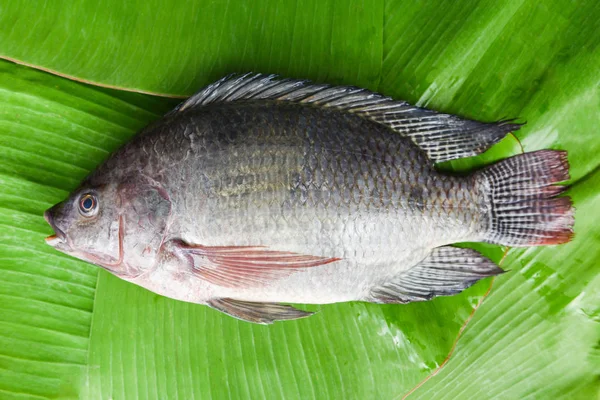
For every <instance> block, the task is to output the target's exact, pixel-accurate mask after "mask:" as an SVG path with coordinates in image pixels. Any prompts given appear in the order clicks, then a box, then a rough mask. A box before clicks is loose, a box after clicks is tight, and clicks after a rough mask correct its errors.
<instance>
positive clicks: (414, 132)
mask: <svg viewBox="0 0 600 400" xmlns="http://www.w3.org/2000/svg"><path fill="white" fill-rule="evenodd" d="M518 128H519V125H518V124H515V123H511V122H510V121H500V122H496V123H482V122H477V121H471V120H465V119H461V118H459V117H456V116H453V115H448V114H441V113H437V112H434V111H431V110H427V109H423V108H419V107H415V106H412V105H410V104H408V103H405V102H402V101H396V100H393V99H391V98H389V97H385V96H382V95H379V94H377V93H373V92H370V91H368V90H365V89H360V88H355V87H334V86H328V85H320V84H313V83H310V82H307V81H299V80H292V79H280V78H278V77H276V76H273V75H262V74H245V75H234V76H229V77H226V78H223V79H221V80H220V81H218V82H216V83H214V84H212V85H210V86H208V87H206V88H204V89H203V90H201V91H200V92H198V93H197V94H196V95H194V96H192V97H191V98H189V99H188V100H187V101H185V102H183V103H182V104H180V105H179V106H178V107H177V108H176V109H175V110H173V111H172V112H170V113H168V114H167V115H165V116H164V117H163V118H162V119H160V120H158V121H156V122H155V123H153V124H151V125H150V126H148V127H146V128H145V129H143V130H142V131H141V132H139V133H138V134H137V135H136V136H135V137H134V139H133V140H132V141H131V142H129V143H127V144H125V145H124V146H123V147H122V148H121V149H120V150H118V151H116V152H115V153H114V154H112V155H111V157H110V158H109V159H108V160H107V161H105V162H104V163H103V164H102V165H101V166H100V167H99V168H98V169H96V170H95V171H94V172H93V173H92V174H90V175H89V176H88V177H87V178H86V179H85V180H84V181H83V182H82V184H81V186H80V187H79V188H78V189H77V190H75V191H74V192H73V193H72V194H71V195H70V196H69V198H68V199H66V200H65V201H64V202H62V203H59V204H57V205H56V206H54V207H52V208H51V209H49V210H47V211H46V213H45V217H46V219H47V221H48V222H49V223H50V224H51V226H52V227H53V228H54V230H55V232H56V235H54V236H51V237H49V238H48V239H47V242H48V243H49V244H50V245H51V246H53V247H55V248H56V249H57V250H59V251H62V252H64V253H67V254H70V255H72V256H74V257H77V258H80V259H82V260H86V261H88V262H91V263H93V264H96V265H98V266H100V267H102V268H105V269H107V270H108V271H110V272H111V273H113V274H115V275H117V276H118V277H120V278H122V279H125V280H127V281H130V282H132V283H135V284H137V285H140V286H142V287H144V288H147V289H149V290H151V291H153V292H156V293H159V294H161V295H164V296H168V297H171V298H174V299H178V300H183V301H188V302H193V303H200V304H207V305H209V306H211V307H214V308H216V309H218V310H220V311H222V312H225V313H227V314H229V315H232V316H234V317H237V318H240V319H243V320H247V321H252V322H256V323H271V322H273V321H276V320H287V319H296V318H301V317H306V316H308V315H310V314H311V313H309V312H306V311H302V310H299V309H296V308H294V307H292V306H290V305H284V304H281V303H318V304H324V303H335V302H345V301H354V300H357V301H368V302H375V303H406V302H412V301H422V300H429V299H431V298H433V297H435V296H442V295H444V296H445V295H452V294H455V293H459V292H461V291H462V290H464V289H465V288H467V287H469V286H471V285H472V284H474V283H475V282H477V281H478V280H480V279H482V278H485V277H489V276H493V275H496V274H499V273H501V272H502V270H501V269H500V268H499V267H498V266H497V265H495V264H494V263H493V262H492V261H491V260H489V259H487V258H486V257H484V256H482V255H481V254H479V253H478V252H477V251H475V250H472V249H465V248H457V247H453V246H450V245H451V244H452V243H456V242H465V241H470V242H477V241H482V242H488V243H497V244H501V245H505V246H539V245H554V244H560V243H565V242H567V241H569V240H570V238H571V236H572V233H573V231H572V227H573V211H572V207H571V200H570V199H569V198H568V197H565V196H562V197H557V196H558V195H559V194H561V193H562V192H563V191H564V189H565V188H566V187H565V186H561V185H557V183H559V182H562V181H565V180H567V179H569V174H568V169H569V166H568V163H567V157H566V152H564V151H553V150H541V151H536V152H531V153H525V154H522V155H518V156H515V157H511V158H508V159H506V160H503V161H500V162H498V163H496V164H494V165H491V166H488V167H486V168H483V169H481V170H478V171H475V172H473V173H472V174H470V175H466V176H453V175H449V174H444V173H441V172H438V171H437V170H436V168H435V167H434V164H435V163H438V162H441V161H446V160H453V159H457V158H461V157H469V156H473V155H476V154H479V153H482V152H483V151H485V150H486V149H488V148H489V147H490V146H492V145H493V144H494V143H496V142H498V141H499V140H500V139H502V138H503V137H504V136H505V135H506V134H507V133H509V132H511V131H514V130H517V129H518Z"/></svg>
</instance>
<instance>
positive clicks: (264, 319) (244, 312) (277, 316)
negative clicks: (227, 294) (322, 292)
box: [208, 299, 314, 325]
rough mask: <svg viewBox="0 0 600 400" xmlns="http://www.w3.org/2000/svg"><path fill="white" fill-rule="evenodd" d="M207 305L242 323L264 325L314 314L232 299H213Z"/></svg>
mask: <svg viewBox="0 0 600 400" xmlns="http://www.w3.org/2000/svg"><path fill="white" fill-rule="evenodd" d="M208 305H209V306H211V307H212V308H214V309H216V310H219V311H221V312H223V313H225V314H227V315H230V316H232V317H234V318H237V319H240V320H242V321H247V322H253V323H255V324H264V325H266V324H272V323H273V322H275V321H285V320H293V319H299V318H306V317H310V316H311V315H313V314H314V313H312V312H309V311H303V310H299V309H297V308H294V307H292V306H288V305H285V304H278V303H255V302H250V301H241V300H234V299H213V300H210V301H209V302H208Z"/></svg>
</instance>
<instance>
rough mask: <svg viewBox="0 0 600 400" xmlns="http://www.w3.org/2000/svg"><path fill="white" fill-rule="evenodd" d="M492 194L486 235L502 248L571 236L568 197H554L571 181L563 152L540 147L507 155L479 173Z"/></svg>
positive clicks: (558, 241)
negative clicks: (508, 156)
mask: <svg viewBox="0 0 600 400" xmlns="http://www.w3.org/2000/svg"><path fill="white" fill-rule="evenodd" d="M477 179H481V180H480V182H485V185H486V186H487V190H488V193H490V198H491V204H492V207H491V215H490V227H489V230H488V232H487V234H486V236H485V238H484V240H485V241H487V242H490V243H497V244H502V245H505V246H517V247H519V246H544V245H552V244H561V243H566V242H568V241H569V240H571V238H572V237H573V223H574V218H573V208H572V206H571V199H570V198H569V197H556V196H558V195H559V194H561V193H562V192H564V191H565V190H566V189H567V187H566V186H560V185H556V183H558V182H562V181H566V180H568V179H569V163H568V161H567V152H566V151H554V150H541V151H535V152H531V153H525V154H521V155H518V156H514V157H511V158H508V159H506V160H503V161H500V162H498V163H496V164H494V165H491V166H489V167H487V168H485V169H483V170H481V171H479V172H477Z"/></svg>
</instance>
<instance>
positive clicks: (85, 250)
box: [44, 182, 170, 280]
mask: <svg viewBox="0 0 600 400" xmlns="http://www.w3.org/2000/svg"><path fill="white" fill-rule="evenodd" d="M169 214H170V202H168V201H167V200H166V199H165V198H163V197H161V195H160V194H157V190H155V189H153V188H150V187H148V185H145V184H142V185H139V184H136V183H132V182H127V183H125V184H123V183H121V184H105V185H95V186H90V185H82V187H80V188H79V189H77V190H75V191H74V192H73V193H71V195H70V196H69V197H68V198H67V199H66V200H65V201H63V202H61V203H58V204H56V205H55V206H53V207H52V208H50V209H48V210H46V211H45V212H44V218H45V219H46V221H47V222H48V223H49V224H50V226H51V227H52V228H53V229H54V231H55V232H56V234H55V235H52V236H49V237H48V238H46V243H48V244H49V245H50V246H52V247H54V248H55V249H56V250H58V251H61V252H63V253H65V254H68V255H71V256H73V257H76V258H79V259H81V260H84V261H87V262H90V263H92V264H95V265H98V266H100V267H102V268H104V269H106V270H108V271H109V272H111V273H113V274H115V275H117V276H119V277H121V278H123V279H127V280H130V279H134V278H136V277H138V276H140V275H141V274H143V273H144V272H145V271H147V270H148V269H149V268H150V267H152V266H154V265H155V263H156V261H157V258H158V252H159V249H160V246H161V244H162V239H163V235H164V232H165V227H166V223H167V218H168V216H169Z"/></svg>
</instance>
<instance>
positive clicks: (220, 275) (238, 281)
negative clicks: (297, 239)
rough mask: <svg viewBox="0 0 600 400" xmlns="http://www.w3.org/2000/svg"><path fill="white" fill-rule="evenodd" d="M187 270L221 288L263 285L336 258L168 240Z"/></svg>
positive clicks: (172, 251) (169, 245)
mask: <svg viewBox="0 0 600 400" xmlns="http://www.w3.org/2000/svg"><path fill="white" fill-rule="evenodd" d="M165 246H166V247H167V248H168V251H170V252H171V253H172V254H174V255H175V256H177V257H178V258H179V259H180V260H182V261H183V262H184V263H185V264H187V266H188V267H189V268H188V271H190V272H191V273H193V274H196V275H198V276H199V277H201V278H202V279H205V280H206V281H208V282H211V283H213V284H215V285H219V286H224V287H251V286H264V285H266V284H268V283H269V282H272V281H274V280H277V279H281V278H284V277H286V276H289V275H290V274H292V273H294V272H298V271H300V270H303V269H306V268H312V267H318V266H320V265H325V264H329V263H332V262H335V261H338V260H339V258H330V257H320V256H311V255H304V254H297V253H292V252H286V251H274V250H269V249H267V248H265V247H261V246H202V245H192V244H188V243H185V242H183V241H181V240H171V241H169V243H167V244H166V245H165Z"/></svg>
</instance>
